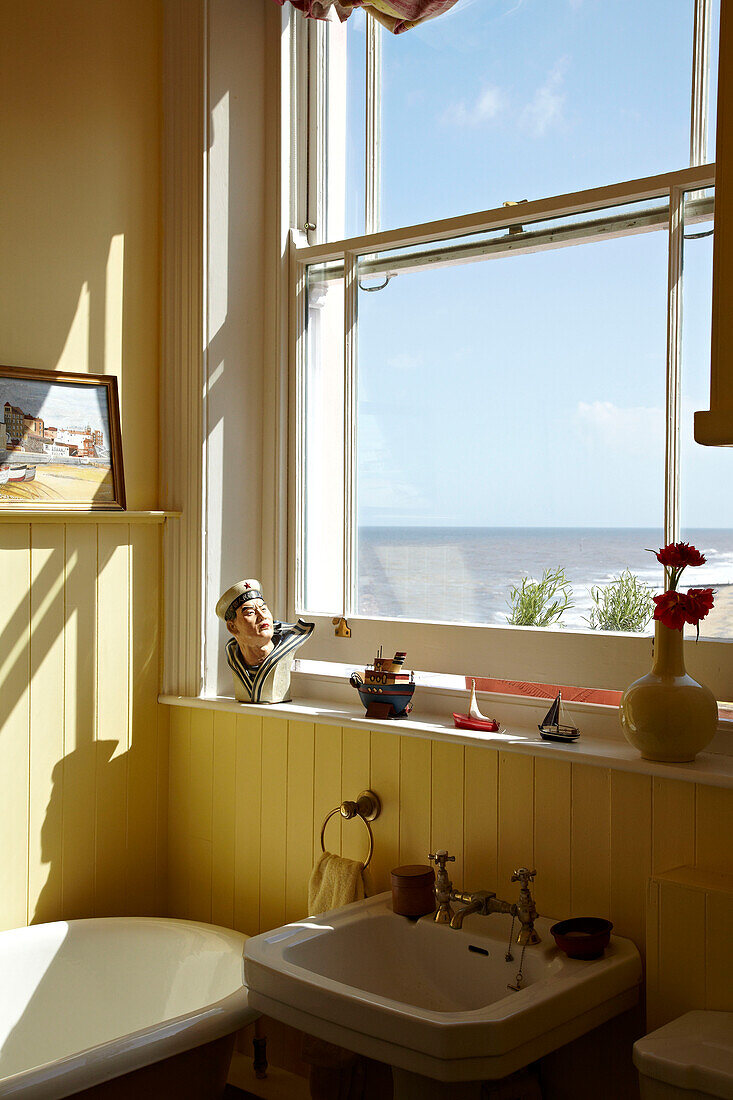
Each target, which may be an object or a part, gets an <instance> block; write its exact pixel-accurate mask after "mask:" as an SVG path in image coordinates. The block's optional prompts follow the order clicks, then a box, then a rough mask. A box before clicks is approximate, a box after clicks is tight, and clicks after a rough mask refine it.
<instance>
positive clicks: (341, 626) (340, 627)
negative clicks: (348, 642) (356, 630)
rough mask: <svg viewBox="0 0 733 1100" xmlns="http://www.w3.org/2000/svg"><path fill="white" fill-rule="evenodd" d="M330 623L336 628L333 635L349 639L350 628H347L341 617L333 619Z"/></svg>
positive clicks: (347, 625)
mask: <svg viewBox="0 0 733 1100" xmlns="http://www.w3.org/2000/svg"><path fill="white" fill-rule="evenodd" d="M331 622H332V623H333V625H334V626H335V627H336V629H335V630H334V634H335V635H336V637H337V638H350V637H351V627H350V626H349V624H348V622H347V621H346V619H345V618H344V616H343V615H340V616H337V617H336V618H335V619H331Z"/></svg>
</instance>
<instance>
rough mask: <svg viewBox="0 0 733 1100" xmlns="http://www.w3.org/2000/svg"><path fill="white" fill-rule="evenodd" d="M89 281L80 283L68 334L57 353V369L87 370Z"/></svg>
mask: <svg viewBox="0 0 733 1100" xmlns="http://www.w3.org/2000/svg"><path fill="white" fill-rule="evenodd" d="M89 313H90V294H89V283H86V282H85V283H84V284H83V285H82V288H81V291H80V293H79V301H78V303H77V306H76V311H75V313H74V319H73V321H72V322H71V325H70V326H69V335H68V336H67V337H66V343H65V344H64V347H63V350H62V351H61V354H60V355H59V359H58V363H57V364H56V369H57V370H68V371H87V372H88V371H89Z"/></svg>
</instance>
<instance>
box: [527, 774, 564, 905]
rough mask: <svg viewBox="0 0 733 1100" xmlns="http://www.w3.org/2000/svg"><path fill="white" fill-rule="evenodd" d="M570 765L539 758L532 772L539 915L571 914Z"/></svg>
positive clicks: (536, 896)
mask: <svg viewBox="0 0 733 1100" xmlns="http://www.w3.org/2000/svg"><path fill="white" fill-rule="evenodd" d="M571 787H572V774H571V765H570V764H568V763H566V762H565V761H563V760H548V759H546V758H544V757H542V758H540V757H538V758H537V759H536V760H535V772H534V788H535V789H534V864H533V866H534V867H535V868H536V870H537V879H536V880H535V899H536V902H537V908H538V909H539V911H540V913H544V914H545V915H546V916H551V917H556V918H557V919H558V920H561V919H562V918H563V917H565V916H568V915H569V914H570V910H571V906H572V898H571V890H570V835H571V823H570V792H571Z"/></svg>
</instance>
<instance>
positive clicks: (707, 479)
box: [680, 221, 733, 638]
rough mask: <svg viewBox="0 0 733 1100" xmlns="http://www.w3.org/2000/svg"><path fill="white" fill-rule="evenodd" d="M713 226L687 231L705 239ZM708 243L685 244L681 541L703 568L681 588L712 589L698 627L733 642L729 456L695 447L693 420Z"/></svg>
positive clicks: (704, 347) (706, 352)
mask: <svg viewBox="0 0 733 1100" xmlns="http://www.w3.org/2000/svg"><path fill="white" fill-rule="evenodd" d="M710 229H712V221H708V222H697V223H696V224H693V225H688V226H687V227H686V234H692V233H704V232H706V231H708V230H710ZM712 269H713V238H712V237H702V238H689V237H688V239H687V240H685V253H684V310H683V327H682V402H681V405H682V416H681V437H682V445H681V458H680V464H681V475H680V517H681V526H682V538H683V539H684V540H685V541H687V542H691V543H692V544H693V545H694V546H697V548H698V549H699V550H701V551H702V552H703V553H704V554H705V556H706V558H707V564H706V565H703V566H701V567H700V568H697V569H688V570H686V572H685V573H684V575H683V578H682V579H683V582H684V583H683V585H682V587H683V588H684V587H687V586H692V587H695V588H699V587H710V586H713V587H715V589H716V592H715V606H714V608H713V610H712V611H711V613H710V615H709V616H708V617H707V618H706V619H704V620H703V622H702V623H701V625H700V633H701V635H703V636H705V637H708V638H730V637H733V505H731V500H730V492H729V491H728V486H729V484H730V479H731V474H733V454H732V453H731V451H730V450H729V449H728V448H727V447H702V446H700V444H698V443H695V437H694V425H693V418H694V413H695V412H696V410H698V409H708V408H710V303H711V295H712Z"/></svg>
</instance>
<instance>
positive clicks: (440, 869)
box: [428, 848, 456, 924]
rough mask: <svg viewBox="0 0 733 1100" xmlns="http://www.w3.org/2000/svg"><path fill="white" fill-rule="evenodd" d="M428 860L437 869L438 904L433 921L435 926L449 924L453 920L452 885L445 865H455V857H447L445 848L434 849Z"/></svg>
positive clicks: (436, 895)
mask: <svg viewBox="0 0 733 1100" xmlns="http://www.w3.org/2000/svg"><path fill="white" fill-rule="evenodd" d="M428 859H430V860H432V861H433V863H435V866H436V868H437V870H436V873H435V900H436V901H437V903H438V908H437V909H436V911H435V916H434V917H433V920H434V921H435V923H436V924H450V922H451V921H452V919H453V908H452V906H451V897H452V894H453V883H452V882H451V880H450V879H449V878H448V872H447V871H446V869H445V865H446V863H455V861H456V857H455V856H449V855H448V853H447V851H446V850H445V848H436V849H435V854H433V853H432V852H431V853H430V854H429V855H428Z"/></svg>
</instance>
